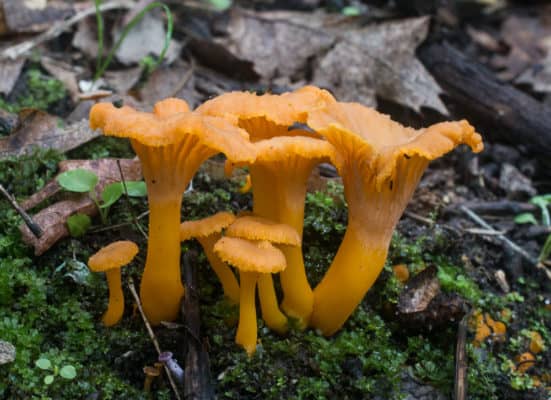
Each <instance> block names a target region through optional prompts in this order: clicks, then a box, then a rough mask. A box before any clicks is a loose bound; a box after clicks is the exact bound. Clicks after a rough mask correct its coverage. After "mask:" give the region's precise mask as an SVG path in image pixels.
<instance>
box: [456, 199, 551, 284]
mask: <svg viewBox="0 0 551 400" xmlns="http://www.w3.org/2000/svg"><path fill="white" fill-rule="evenodd" d="M459 209H460V210H461V211H463V212H464V213H465V214H466V215H467V216H468V217H469V218H470V219H472V220H473V221H474V222H476V223H477V224H478V225H480V226H482V227H483V228H486V229H488V230H489V231H491V232H492V234H495V237H496V238H497V239H499V240H500V241H501V242H503V243H504V244H505V245H506V246H508V247H509V248H510V249H511V250H513V251H514V252H516V253H518V254H520V255H521V256H522V258H524V259H525V260H526V261H528V262H529V263H530V264H533V265H535V266H536V267H537V268H540V269H543V270H544V272H545V274H546V275H547V277H548V278H549V279H551V271H549V270H548V269H547V268H546V267H545V265H543V263H540V262H539V261H538V259H537V258H536V257H532V256H531V255H530V254H529V253H528V252H527V251H526V250H524V249H523V248H522V247H520V246H519V245H518V244H516V243H515V242H513V241H511V240H510V239H508V238H507V237H506V236H505V235H503V234H502V233H500V232H498V231H496V230H495V229H494V228H493V227H492V226H491V225H490V224H488V223H487V222H486V221H484V220H483V219H482V218H481V217H480V216H478V215H477V214H476V213H475V212H474V211H473V210H471V209H469V208H468V207H466V206H464V205H460V206H459Z"/></svg>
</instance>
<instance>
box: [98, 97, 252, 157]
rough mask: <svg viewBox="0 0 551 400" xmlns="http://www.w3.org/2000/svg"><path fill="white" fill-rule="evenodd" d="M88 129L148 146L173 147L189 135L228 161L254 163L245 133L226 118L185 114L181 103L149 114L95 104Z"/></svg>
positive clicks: (165, 103) (170, 103)
mask: <svg viewBox="0 0 551 400" xmlns="http://www.w3.org/2000/svg"><path fill="white" fill-rule="evenodd" d="M234 122H235V121H234ZM90 127H91V128H92V129H102V130H103V132H104V134H105V135H107V136H117V137H125V138H130V139H132V140H135V141H137V142H139V143H141V144H143V145H145V146H148V147H161V146H167V145H170V144H176V143H179V142H181V141H182V140H184V139H185V138H186V137H188V136H189V135H191V136H193V137H195V138H196V139H197V141H199V142H201V143H202V144H203V145H205V146H207V147H209V148H211V149H213V150H216V151H221V152H223V153H225V154H226V156H227V157H228V159H230V160H236V161H253V160H254V149H253V148H252V145H250V144H249V143H248V139H249V135H248V133H247V132H246V131H245V130H243V129H241V128H238V127H237V126H235V123H232V122H231V121H230V118H218V117H212V116H206V115H202V114H200V113H197V112H193V111H189V109H188V108H187V103H185V102H184V101H183V100H178V99H167V100H163V101H161V102H158V103H157V104H155V106H154V112H153V113H147V112H141V111H136V110H134V109H133V108H131V107H127V106H125V107H121V108H116V107H115V106H114V105H113V104H111V103H98V104H95V105H94V106H93V107H92V109H91V111H90Z"/></svg>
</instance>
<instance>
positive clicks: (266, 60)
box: [224, 9, 334, 80]
mask: <svg viewBox="0 0 551 400" xmlns="http://www.w3.org/2000/svg"><path fill="white" fill-rule="evenodd" d="M287 14H291V13H287ZM266 15H268V16H270V15H271V14H266ZM298 15H301V16H302V15H303V14H302V13H300V14H295V18H296V17H297V16H298ZM228 34H229V36H228V38H227V40H225V41H224V43H225V45H226V47H227V48H228V50H229V51H230V52H232V53H233V54H234V55H236V56H237V57H239V58H240V59H242V60H247V61H251V62H253V63H254V70H255V72H256V73H258V75H260V76H261V77H263V78H265V79H268V80H269V79H273V78H277V77H280V76H288V77H292V76H294V75H295V74H297V73H299V72H300V73H303V70H304V69H305V66H306V64H307V62H308V60H309V59H311V58H312V57H313V56H315V55H316V54H318V53H320V52H321V51H324V50H326V49H328V48H329V47H330V46H331V45H332V44H333V42H334V37H333V36H332V35H331V34H328V33H325V32H323V31H322V30H320V29H319V28H311V27H309V26H307V25H306V23H305V22H301V23H297V22H293V21H289V20H288V19H284V18H282V19H278V18H277V17H273V16H272V17H271V18H263V17H262V14H261V13H258V14H255V13H251V12H243V11H240V10H238V9H237V10H234V11H233V12H232V15H231V19H230V23H229V26H228Z"/></svg>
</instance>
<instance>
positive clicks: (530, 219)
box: [515, 194, 551, 263]
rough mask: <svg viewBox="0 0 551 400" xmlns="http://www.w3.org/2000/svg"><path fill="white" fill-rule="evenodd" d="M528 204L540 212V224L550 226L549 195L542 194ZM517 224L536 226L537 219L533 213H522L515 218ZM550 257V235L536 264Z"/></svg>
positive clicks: (550, 199) (550, 202)
mask: <svg viewBox="0 0 551 400" xmlns="http://www.w3.org/2000/svg"><path fill="white" fill-rule="evenodd" d="M530 203H532V204H534V205H536V206H538V207H539V209H540V211H541V224H542V225H543V226H547V227H550V226H551V215H550V213H549V206H550V205H551V194H544V195H540V196H534V197H532V198H531V199H530ZM515 222H516V223H517V224H534V225H537V224H538V220H537V218H536V217H535V216H534V214H533V213H522V214H519V215H517V216H516V217H515ZM550 255H551V234H549V236H547V239H546V240H545V243H544V244H543V247H542V248H541V251H540V255H539V257H538V262H540V263H541V262H544V261H545V260H547V259H548V258H549V256H550Z"/></svg>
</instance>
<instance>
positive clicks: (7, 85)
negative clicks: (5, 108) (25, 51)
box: [0, 57, 25, 95]
mask: <svg viewBox="0 0 551 400" xmlns="http://www.w3.org/2000/svg"><path fill="white" fill-rule="evenodd" d="M24 64H25V59H24V58H23V57H20V58H18V59H17V60H1V61H0V93H2V94H4V95H8V94H10V93H11V91H12V89H13V87H14V85H15V83H16V82H17V79H18V78H19V75H20V74H21V70H22V68H23V65H24Z"/></svg>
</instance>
